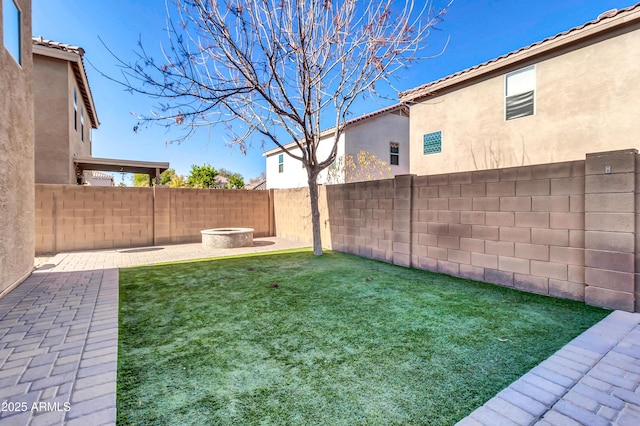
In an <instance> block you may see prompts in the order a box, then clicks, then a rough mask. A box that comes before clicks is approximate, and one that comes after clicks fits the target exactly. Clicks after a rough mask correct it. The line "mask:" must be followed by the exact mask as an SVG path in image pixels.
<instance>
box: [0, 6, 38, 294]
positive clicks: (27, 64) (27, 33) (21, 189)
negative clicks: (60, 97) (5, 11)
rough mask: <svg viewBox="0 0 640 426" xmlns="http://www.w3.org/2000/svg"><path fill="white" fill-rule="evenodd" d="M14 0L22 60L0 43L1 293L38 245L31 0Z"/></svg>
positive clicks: (26, 267) (22, 272)
mask: <svg viewBox="0 0 640 426" xmlns="http://www.w3.org/2000/svg"><path fill="white" fill-rule="evenodd" d="M16 4H17V5H18V7H19V8H20V10H21V13H22V25H23V26H22V66H19V65H18V64H17V63H16V62H15V61H14V59H13V58H12V57H11V55H10V54H9V52H8V51H7V50H6V49H5V48H4V45H2V43H0V94H1V95H0V117H1V118H2V119H0V294H2V292H5V293H6V291H8V290H9V289H11V288H12V287H14V286H15V285H16V284H18V283H20V282H21V281H22V280H23V279H24V278H26V277H27V276H28V274H29V273H30V272H31V271H32V269H33V251H34V229H33V220H34V188H33V179H34V172H33V91H32V77H31V70H32V61H31V1H30V0H16ZM1 7H2V6H1V3H0V15H1ZM0 22H2V20H1V16H0ZM1 37H2V32H0V38H1Z"/></svg>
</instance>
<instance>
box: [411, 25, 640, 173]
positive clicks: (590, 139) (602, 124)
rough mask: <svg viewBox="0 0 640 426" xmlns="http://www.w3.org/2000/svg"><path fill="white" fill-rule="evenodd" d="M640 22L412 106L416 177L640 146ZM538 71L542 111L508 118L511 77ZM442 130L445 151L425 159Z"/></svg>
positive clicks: (537, 106)
mask: <svg viewBox="0 0 640 426" xmlns="http://www.w3.org/2000/svg"><path fill="white" fill-rule="evenodd" d="M639 30H640V24H638V23H636V24H635V25H633V26H631V27H628V28H626V29H624V30H621V29H618V30H617V32H616V33H614V34H608V35H606V36H602V35H600V36H599V38H596V39H590V40H588V41H586V42H582V43H581V44H578V45H572V46H570V47H566V48H564V50H561V51H556V52H552V53H547V54H546V55H545V56H540V57H537V58H533V59H530V60H528V61H527V62H519V63H517V64H516V65H512V66H511V67H509V68H504V69H501V70H499V71H496V72H494V73H492V74H489V75H484V76H481V77H479V78H477V79H475V80H472V81H469V82H467V83H465V84H464V85H463V86H462V87H460V86H455V87H453V88H449V89H444V90H443V91H442V92H436V93H434V94H433V95H432V96H429V97H427V98H424V99H422V100H420V101H418V103H416V104H415V105H412V106H411V109H410V114H411V121H410V138H411V167H410V169H411V173H413V174H417V175H424V174H438V173H449V172H457V171H471V170H483V169H492V168H498V167H500V168H502V167H513V166H522V165H530V164H543V163H550V162H560V161H571V160H578V159H582V158H584V153H585V152H600V151H608V150H617V149H625V148H630V147H636V148H637V147H639V146H640V141H639V140H638V123H637V117H638V116H640V102H638V99H640V85H638V84H637V76H638V75H640V31H639ZM531 65H534V66H535V74H536V88H535V114H534V115H533V116H528V117H523V118H518V119H513V120H509V121H505V96H504V95H505V74H507V73H508V72H511V71H515V70H518V69H521V68H524V67H527V66H531ZM435 131H442V152H441V153H438V154H429V155H424V154H423V136H424V134H427V133H431V132H435Z"/></svg>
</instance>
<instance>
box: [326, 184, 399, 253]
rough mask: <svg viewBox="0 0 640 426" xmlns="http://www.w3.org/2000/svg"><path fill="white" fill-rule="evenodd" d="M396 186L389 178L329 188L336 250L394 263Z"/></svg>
mask: <svg viewBox="0 0 640 426" xmlns="http://www.w3.org/2000/svg"><path fill="white" fill-rule="evenodd" d="M395 183H396V182H395V179H386V180H379V181H370V182H358V183H348V184H344V185H329V186H327V187H326V200H327V201H326V202H327V206H328V214H329V216H328V222H329V224H330V231H331V233H330V241H331V244H332V247H333V248H334V249H335V250H338V251H344V252H348V253H353V254H357V255H359V256H364V257H368V258H372V259H377V260H382V261H385V262H394V255H393V250H394V244H395V243H394V228H393V224H394V217H393V216H394V208H393V206H394V196H395V193H396V188H395ZM323 219H324V218H323ZM398 223H399V222H398ZM399 258H400V257H399V256H398V259H399Z"/></svg>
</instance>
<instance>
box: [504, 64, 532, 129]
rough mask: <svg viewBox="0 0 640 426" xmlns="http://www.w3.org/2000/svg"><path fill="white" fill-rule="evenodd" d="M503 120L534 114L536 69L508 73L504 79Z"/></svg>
mask: <svg viewBox="0 0 640 426" xmlns="http://www.w3.org/2000/svg"><path fill="white" fill-rule="evenodd" d="M504 88H505V100H504V111H505V120H514V119H516V118H521V117H527V116H529V115H533V114H534V113H535V98H536V96H535V92H536V67H535V66H534V65H532V66H530V67H526V68H523V69H521V70H518V71H514V72H510V73H509V74H507V75H506V76H505V79H504Z"/></svg>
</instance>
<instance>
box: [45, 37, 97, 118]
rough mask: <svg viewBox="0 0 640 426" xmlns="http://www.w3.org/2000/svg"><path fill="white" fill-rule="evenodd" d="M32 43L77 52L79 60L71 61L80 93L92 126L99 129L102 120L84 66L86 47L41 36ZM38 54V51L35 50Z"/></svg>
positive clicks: (72, 52) (67, 51)
mask: <svg viewBox="0 0 640 426" xmlns="http://www.w3.org/2000/svg"><path fill="white" fill-rule="evenodd" d="M32 43H33V45H34V46H41V47H45V48H48V49H54V50H59V51H61V52H66V53H71V54H75V55H77V57H78V60H77V61H69V62H71V64H72V68H73V73H74V74H75V76H76V79H77V80H78V82H79V83H80V84H79V86H80V93H81V95H82V99H83V100H84V104H85V107H86V108H87V112H88V113H89V119H90V120H91V127H93V128H94V129H97V128H98V126H99V125H100V121H99V120H98V113H97V111H96V108H95V105H94V103H93V94H92V93H91V87H89V79H88V78H87V72H86V70H85V67H84V60H83V57H84V49H83V48H82V47H79V46H72V45H70V44H65V43H59V42H57V41H53V40H47V39H44V38H42V36H40V37H32ZM34 53H35V54H38V52H34Z"/></svg>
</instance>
